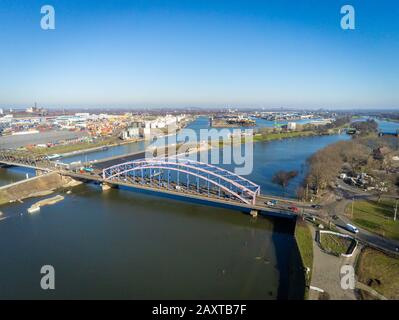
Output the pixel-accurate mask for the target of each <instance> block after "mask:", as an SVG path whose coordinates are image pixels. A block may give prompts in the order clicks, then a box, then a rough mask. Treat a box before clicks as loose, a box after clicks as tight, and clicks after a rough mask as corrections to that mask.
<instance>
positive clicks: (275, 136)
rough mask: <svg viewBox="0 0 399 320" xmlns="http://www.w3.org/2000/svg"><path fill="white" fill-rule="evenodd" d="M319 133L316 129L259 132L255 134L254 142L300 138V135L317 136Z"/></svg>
mask: <svg viewBox="0 0 399 320" xmlns="http://www.w3.org/2000/svg"><path fill="white" fill-rule="evenodd" d="M316 135H317V133H316V132H314V131H289V132H277V133H268V134H264V135H262V134H257V135H255V136H254V142H263V141H273V140H280V139H289V138H300V137H311V136H316Z"/></svg>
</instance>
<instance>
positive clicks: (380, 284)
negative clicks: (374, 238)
mask: <svg viewBox="0 0 399 320" xmlns="http://www.w3.org/2000/svg"><path fill="white" fill-rule="evenodd" d="M356 269H357V270H356V274H357V277H358V281H360V282H361V283H363V284H365V285H368V286H369V287H371V288H373V289H374V290H375V291H377V292H378V293H380V294H382V295H383V296H385V297H386V298H388V299H399V259H398V258H394V257H390V256H388V255H386V254H384V253H382V252H380V251H377V250H374V249H370V248H366V249H364V250H363V251H362V253H361V255H360V257H359V260H358V263H357V266H356ZM362 296H363V298H364V299H370V298H371V296H370V295H369V294H367V293H364V292H362Z"/></svg>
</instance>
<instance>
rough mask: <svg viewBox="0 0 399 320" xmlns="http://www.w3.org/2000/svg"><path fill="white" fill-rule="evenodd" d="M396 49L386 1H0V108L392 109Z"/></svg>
mask: <svg viewBox="0 0 399 320" xmlns="http://www.w3.org/2000/svg"><path fill="white" fill-rule="evenodd" d="M44 4H51V5H53V6H54V8H55V11H56V30H52V31H43V30H42V29H41V28H40V19H41V14H40V8H41V6H42V5H44ZM344 4H352V5H353V6H354V7H355V10H356V30H353V31H348V30H342V29H341V27H340V19H341V14H340V8H341V6H342V5H344ZM398 57H399V3H397V1H395V0H392V1H388V0H379V1H377V0H361V1H355V0H347V1H338V0H297V1H293V0H278V1H277V0H275V1H274V0H263V1H251V0H246V1H234V0H229V1H225V0H213V1H211V0H195V1H194V0H169V1H160V0H158V1H154V0H140V1H138V0H131V1H127V0H101V1H94V0H68V1H67V0H42V1H36V0H29V1H27V0H0V106H2V107H7V106H14V107H15V106H25V105H32V104H33V102H35V101H37V102H38V103H39V104H40V105H43V106H46V107H57V106H65V107H67V106H73V107H91V106H93V107H95V106H107V107H109V106H115V107H152V106H154V107H155V106H157V107H158V106H170V107H174V106H199V107H201V106H203V107H207V106H209V107H214V106H256V107H258V106H260V107H298V108H303V107H309V108H319V107H325V108H393V107H399V93H398V91H399V90H398V89H399V77H398V75H399V58H398Z"/></svg>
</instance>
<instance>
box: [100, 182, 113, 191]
mask: <svg viewBox="0 0 399 320" xmlns="http://www.w3.org/2000/svg"><path fill="white" fill-rule="evenodd" d="M101 189H102V190H103V191H108V190H109V189H111V186H110V185H109V184H108V183H105V182H103V183H102V184H101Z"/></svg>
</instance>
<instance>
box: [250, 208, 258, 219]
mask: <svg viewBox="0 0 399 320" xmlns="http://www.w3.org/2000/svg"><path fill="white" fill-rule="evenodd" d="M258 213H259V212H258V210H251V213H250V214H251V216H252V218H256V217H257V216H258Z"/></svg>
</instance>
